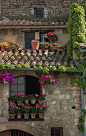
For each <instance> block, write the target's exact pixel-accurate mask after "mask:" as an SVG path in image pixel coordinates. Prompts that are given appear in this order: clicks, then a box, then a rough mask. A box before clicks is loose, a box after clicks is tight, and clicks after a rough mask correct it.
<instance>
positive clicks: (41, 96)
mask: <svg viewBox="0 0 86 136" xmlns="http://www.w3.org/2000/svg"><path fill="white" fill-rule="evenodd" d="M45 97H46V94H40V95H39V96H38V100H45Z"/></svg>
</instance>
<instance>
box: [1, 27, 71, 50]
mask: <svg viewBox="0 0 86 136" xmlns="http://www.w3.org/2000/svg"><path fill="white" fill-rule="evenodd" d="M33 30H34V29H33ZM38 30H39V29H38ZM53 30H54V32H55V33H56V34H57V36H58V39H59V40H58V43H59V45H64V44H65V43H66V42H67V41H68V39H69V36H68V32H67V29H66V28H64V29H53ZM27 31H30V30H29V29H27V30H26V31H24V30H23V29H1V30H0V42H9V41H12V40H15V41H18V43H19V44H20V45H22V46H23V48H25V32H27ZM39 31H40V30H39ZM43 31H44V30H43ZM34 33H35V38H36V39H37V38H38V39H39V40H40V32H37V33H36V32H35V30H34Z"/></svg>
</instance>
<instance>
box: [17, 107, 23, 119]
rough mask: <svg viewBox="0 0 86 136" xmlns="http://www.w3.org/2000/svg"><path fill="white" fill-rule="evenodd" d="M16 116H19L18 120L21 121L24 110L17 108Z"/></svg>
mask: <svg viewBox="0 0 86 136" xmlns="http://www.w3.org/2000/svg"><path fill="white" fill-rule="evenodd" d="M16 114H17V119H21V115H22V110H21V108H19V107H16Z"/></svg>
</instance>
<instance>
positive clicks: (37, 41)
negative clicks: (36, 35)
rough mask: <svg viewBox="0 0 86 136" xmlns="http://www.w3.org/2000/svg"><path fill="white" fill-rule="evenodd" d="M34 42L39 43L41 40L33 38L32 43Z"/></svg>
mask: <svg viewBox="0 0 86 136" xmlns="http://www.w3.org/2000/svg"><path fill="white" fill-rule="evenodd" d="M32 42H36V43H39V40H32V41H31V43H32Z"/></svg>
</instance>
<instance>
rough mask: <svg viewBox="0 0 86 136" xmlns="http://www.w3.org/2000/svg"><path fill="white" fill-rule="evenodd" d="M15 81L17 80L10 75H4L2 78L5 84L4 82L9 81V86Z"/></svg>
mask: <svg viewBox="0 0 86 136" xmlns="http://www.w3.org/2000/svg"><path fill="white" fill-rule="evenodd" d="M14 80H15V78H14V77H13V76H12V74H10V73H6V74H2V75H1V76H0V81H1V83H3V82H4V81H7V82H8V84H11V83H12V82H13V81H14Z"/></svg>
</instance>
